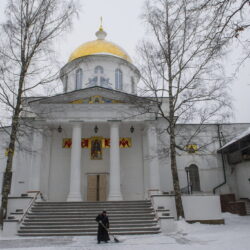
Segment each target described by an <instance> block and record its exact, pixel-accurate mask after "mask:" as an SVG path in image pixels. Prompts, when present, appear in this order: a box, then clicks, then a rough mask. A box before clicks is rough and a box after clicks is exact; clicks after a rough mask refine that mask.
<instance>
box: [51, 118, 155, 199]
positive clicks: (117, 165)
mask: <svg viewBox="0 0 250 250" xmlns="http://www.w3.org/2000/svg"><path fill="white" fill-rule="evenodd" d="M94 124H97V125H95V126H96V127H97V128H98V130H101V131H105V132H106V131H107V130H108V138H109V140H110V141H109V143H110V145H109V147H108V148H106V149H102V150H106V151H109V152H103V155H104V156H103V158H102V159H100V160H98V159H97V160H93V159H91V154H90V153H89V154H86V153H85V154H84V152H83V149H82V146H83V145H82V138H83V135H84V134H86V132H85V133H84V131H89V129H90V127H92V130H93V132H94V127H95V126H94ZM131 124H133V125H134V126H135V127H136V129H135V131H133V133H131V131H130V130H129V129H128V128H130V127H131V126H132V125H131ZM69 125H70V130H71V133H72V135H71V138H72V139H71V147H70V148H68V151H70V178H69V192H68V195H67V201H82V200H88V196H89V195H88V193H86V192H88V191H87V190H86V189H88V185H89V184H88V183H87V182H88V181H89V179H88V178H87V177H86V175H93V174H98V175H102V178H104V177H103V175H106V176H107V187H106V188H107V190H106V192H107V194H106V197H107V200H110V201H116V200H117V201H119V200H124V198H123V195H122V193H123V190H122V187H123V186H124V184H123V182H126V180H124V179H122V176H121V174H122V175H124V167H125V166H126V164H125V163H121V153H122V156H123V152H122V151H130V154H132V155H134V153H135V152H134V151H135V150H136V148H138V147H141V150H140V153H141V155H139V157H138V158H140V159H142V160H143V161H142V162H141V164H140V163H139V162H138V160H137V161H136V162H134V163H132V164H131V165H132V166H133V167H134V168H136V167H137V164H138V168H140V169H139V170H138V171H137V172H140V175H141V176H143V172H144V171H146V172H149V173H150V174H149V179H148V180H144V179H143V180H142V183H141V185H142V187H140V189H141V197H142V198H143V196H144V193H147V192H148V190H149V189H150V190H157V191H159V190H160V187H159V185H160V184H159V181H160V178H159V167H158V166H157V165H158V164H159V163H158V155H157V135H156V133H155V124H154V122H152V121H151V122H150V121H144V122H138V121H137V122H136V121H135V122H129V123H126V122H122V121H120V120H109V121H106V123H104V122H101V123H100V122H99V123H87V122H79V121H72V122H70V123H69ZM125 127H127V129H126V130H127V131H126V132H125V131H124V130H125V129H124V128H125ZM104 128H105V129H104ZM133 128H134V127H133ZM121 129H122V131H123V132H122V133H121V132H120V130H121ZM93 132H92V133H93ZM105 132H104V136H106V135H107V133H105ZM124 132H125V133H124ZM145 132H146V133H145ZM101 135H102V134H101V133H98V136H99V137H100V138H103V137H104V136H101ZM124 135H126V136H127V137H126V138H129V139H130V143H131V148H123V147H122V146H121V141H120V140H121V138H122V137H124ZM137 137H139V138H140V139H139V141H137V140H138V139H137ZM143 137H145V138H146V141H147V146H146V148H147V150H146V151H145V150H144V151H143V149H142V145H138V143H139V144H140V141H143ZM92 138H98V137H92ZM85 140H86V139H85ZM91 146H93V145H91V141H89V146H88V150H89V151H90V152H91V150H92V149H91ZM101 146H102V147H104V145H101ZM64 150H65V149H64ZM84 151H86V149H84ZM136 151H138V149H137V150H136ZM124 153H125V155H128V152H124ZM130 157H131V156H130ZM133 157H134V156H133ZM133 157H132V158H133ZM86 158H87V159H86ZM106 158H108V159H106ZM122 158H124V156H123V157H122ZM144 160H145V161H148V164H146V162H144ZM102 161H103V165H102V163H101V162H102ZM87 162H88V163H87ZM85 163H87V164H85ZM96 164H97V165H99V167H95V165H96ZM91 165H93V169H92V170H94V171H91ZM104 165H108V166H107V167H106V169H104ZM140 165H141V166H140ZM100 166H101V167H100ZM51 167H53V166H51ZM145 168H148V169H145ZM125 175H126V174H125ZM131 177H132V176H131ZM93 178H94V177H92V179H93ZM137 179H138V178H137ZM84 182H86V183H84ZM94 185H96V184H94ZM145 189H147V190H145ZM135 191H136V190H135Z"/></svg>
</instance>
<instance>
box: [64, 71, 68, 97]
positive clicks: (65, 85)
mask: <svg viewBox="0 0 250 250" xmlns="http://www.w3.org/2000/svg"><path fill="white" fill-rule="evenodd" d="M67 91H68V76H67V75H65V76H64V93H66V92H67Z"/></svg>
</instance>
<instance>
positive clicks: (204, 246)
mask: <svg viewBox="0 0 250 250" xmlns="http://www.w3.org/2000/svg"><path fill="white" fill-rule="evenodd" d="M224 217H225V220H226V225H201V224H199V223H196V224H193V225H190V224H187V223H185V222H184V221H180V222H178V232H177V233H175V234H171V235H164V234H160V235H153V236H147V235H142V236H120V237H117V238H119V240H121V241H122V242H121V243H107V244H106V243H103V244H100V245H97V244H96V238H95V237H50V238H45V237H39V238H20V237H19V238H18V237H15V238H11V239H7V238H1V240H0V249H9V250H17V249H18V250H24V249H28V250H45V249H47V250H80V249H81V250H92V249H97V250H98V249H104V250H109V249H111V250H128V249H129V250H161V249H166V250H191V249H192V250H249V249H250V216H244V217H240V216H237V215H231V214H224Z"/></svg>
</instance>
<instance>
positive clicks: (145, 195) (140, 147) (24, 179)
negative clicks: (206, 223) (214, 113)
mask: <svg viewBox="0 0 250 250" xmlns="http://www.w3.org/2000/svg"><path fill="white" fill-rule="evenodd" d="M106 35H107V34H106V32H105V31H104V30H103V29H102V27H101V28H100V29H99V31H97V32H96V36H97V39H96V40H94V41H90V42H87V43H84V44H83V45H81V46H80V47H78V48H77V49H76V50H75V51H74V52H73V53H72V54H71V56H70V58H69V61H68V63H67V64H66V65H65V66H64V67H63V68H62V69H61V72H60V78H61V81H62V84H63V89H64V91H63V93H61V94H58V95H55V96H52V97H30V98H24V100H23V106H24V107H25V110H26V111H25V112H23V113H22V120H23V123H24V125H23V126H25V124H28V125H29V126H27V127H26V130H25V131H26V132H25V133H22V136H21V137H20V138H19V142H18V144H17V148H16V151H15V153H14V164H13V178H12V187H11V194H10V197H20V196H21V195H22V194H24V193H27V192H30V191H40V192H41V193H42V195H43V198H44V199H45V200H46V201H54V202H66V201H69V202H72V201H122V200H124V201H129V200H145V199H150V197H151V198H152V201H153V203H155V204H157V205H156V206H158V205H162V204H164V206H165V207H166V206H168V207H169V209H170V210H171V213H172V214H173V216H175V215H176V212H175V206H174V199H173V193H174V192H173V183H172V174H171V168H170V157H169V152H168V145H169V135H168V134H167V132H166V128H167V124H166V120H164V119H162V118H160V117H158V115H157V105H156V102H155V101H154V99H152V98H145V97H140V96H137V84H138V82H139V80H140V72H139V70H138V69H137V68H136V66H135V65H134V64H133V62H132V60H131V58H130V57H129V55H128V54H127V53H126V52H125V51H124V50H123V49H122V48H120V47H119V46H117V45H116V44H114V43H112V42H109V41H107V40H106V39H105V38H106ZM166 103H167V102H166ZM166 103H165V104H162V105H166V108H165V110H166V112H167V110H168V108H167V104H166ZM147 107H150V112H146V110H147ZM198 126H199V125H195V124H192V125H191V124H190V125H187V124H185V125H184V124H183V125H181V124H179V125H178V129H179V130H180V131H182V132H181V133H180V134H181V135H183V136H178V138H177V140H178V141H179V142H181V141H182V140H184V139H183V138H184V137H185V136H186V135H188V134H191V133H192V132H193V131H194V130H195V129H196V128H197V127H198ZM249 126H250V124H220V125H218V124H210V125H206V126H205V127H204V129H203V130H202V131H201V132H200V133H199V134H198V135H197V136H196V137H195V138H194V139H193V141H192V142H191V143H189V145H186V146H187V148H189V149H190V150H188V152H178V156H177V166H178V174H179V179H180V186H181V188H182V190H183V204H184V210H185V214H186V218H187V217H188V218H189V220H221V219H222V217H221V214H220V211H221V210H220V200H219V196H218V194H227V193H234V194H235V195H236V197H237V199H239V198H248V199H250V166H249V163H250V162H249V161H248V160H249V158H247V157H246V158H245V161H244V164H242V163H239V162H236V163H229V162H228V159H227V156H226V155H224V157H222V154H221V152H222V151H223V150H222V151H219V152H218V150H220V148H222V146H223V145H224V144H225V143H226V142H230V140H231V139H233V137H235V136H236V135H238V134H240V133H242V132H244V131H245V130H247V129H248V128H249ZM0 138H1V141H2V143H1V146H0V147H1V148H0V171H1V176H2V174H3V172H4V168H5V162H6V156H5V150H6V147H7V145H8V144H7V142H8V136H7V134H6V133H5V130H1V131H0ZM208 141H210V142H211V143H207V146H206V147H204V148H203V149H202V150H197V149H198V148H199V145H201V144H202V143H203V142H208ZM248 146H249V145H248ZM228 152H229V151H228ZM228 152H227V153H228ZM230 152H231V151H230ZM237 164H238V165H239V164H241V165H240V166H238V165H237ZM225 178H226V181H225ZM1 181H2V178H1V180H0V182H1ZM0 184H1V183H0ZM1 186H2V185H1ZM191 191H192V194H190V193H191ZM214 193H216V194H217V195H214ZM156 208H157V207H156ZM209 209H210V210H211V211H209ZM199 213H201V215H199ZM195 216H196V217H195ZM199 216H200V217H199Z"/></svg>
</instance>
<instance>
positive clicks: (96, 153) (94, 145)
mask: <svg viewBox="0 0 250 250" xmlns="http://www.w3.org/2000/svg"><path fill="white" fill-rule="evenodd" d="M90 153H91V160H102V138H101V137H92V138H91V150H90Z"/></svg>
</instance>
